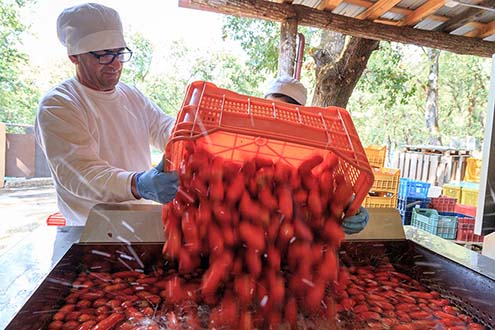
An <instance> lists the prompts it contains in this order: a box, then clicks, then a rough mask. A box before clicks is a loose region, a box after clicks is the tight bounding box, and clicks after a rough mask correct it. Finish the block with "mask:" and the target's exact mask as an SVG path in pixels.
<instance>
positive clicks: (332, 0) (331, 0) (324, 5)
mask: <svg viewBox="0 0 495 330" xmlns="http://www.w3.org/2000/svg"><path fill="white" fill-rule="evenodd" d="M341 3H342V0H322V1H321V2H320V4H319V5H318V10H330V11H332V10H334V9H335V8H337V6H338V5H340V4H341Z"/></svg>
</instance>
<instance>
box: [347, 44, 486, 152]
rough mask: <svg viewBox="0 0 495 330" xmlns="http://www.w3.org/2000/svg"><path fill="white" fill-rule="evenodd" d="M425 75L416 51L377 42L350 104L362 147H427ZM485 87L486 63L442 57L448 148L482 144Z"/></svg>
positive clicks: (441, 118)
mask: <svg viewBox="0 0 495 330" xmlns="http://www.w3.org/2000/svg"><path fill="white" fill-rule="evenodd" d="M428 70H429V63H428V62H427V57H426V55H425V54H422V55H421V53H420V52H418V48H417V47H413V46H403V45H398V44H390V43H385V42H381V48H380V50H378V51H375V52H374V53H373V55H372V56H371V58H370V60H369V62H368V68H367V70H366V71H365V73H364V74H363V76H362V77H361V79H360V81H359V83H358V85H357V86H356V89H355V90H354V93H353V95H352V97H351V99H350V101H349V107H348V109H349V111H351V113H352V116H353V120H354V124H355V125H356V128H357V130H358V132H359V134H360V137H361V140H362V142H363V145H368V144H384V145H389V147H391V148H392V149H395V148H397V147H400V146H401V145H405V144H424V143H425V141H427V138H428V130H427V128H426V125H425V102H426V83H427V74H428ZM488 83H489V59H484V58H479V57H474V56H466V55H456V54H452V53H448V52H442V55H441V56H440V70H439V114H438V116H439V127H440V133H441V137H442V141H444V143H445V144H446V145H449V144H450V143H451V142H452V141H453V140H456V139H458V138H461V139H463V138H466V137H469V136H473V137H475V138H476V139H477V141H479V142H482V140H483V134H484V132H483V130H484V128H483V124H484V118H485V114H486V102H487V99H488V95H487V93H488ZM465 118H467V120H466V119H465ZM461 146H462V145H461Z"/></svg>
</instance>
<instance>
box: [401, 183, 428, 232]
mask: <svg viewBox="0 0 495 330" xmlns="http://www.w3.org/2000/svg"><path fill="white" fill-rule="evenodd" d="M429 188H430V184H429V183H427V182H422V181H417V180H412V179H408V178H400V182H399V199H398V206H397V208H398V210H399V213H400V215H401V217H402V224H404V225H410V224H411V217H412V211H413V209H414V208H428V207H429V205H430V202H431V199H430V198H428V189H429Z"/></svg>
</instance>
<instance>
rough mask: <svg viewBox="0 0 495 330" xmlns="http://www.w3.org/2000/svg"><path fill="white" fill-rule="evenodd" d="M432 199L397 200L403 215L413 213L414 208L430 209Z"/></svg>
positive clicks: (398, 207)
mask: <svg viewBox="0 0 495 330" xmlns="http://www.w3.org/2000/svg"><path fill="white" fill-rule="evenodd" d="M430 203H431V198H399V199H398V200H397V209H399V211H400V212H401V213H404V212H405V211H412V209H413V208H414V207H419V208H422V209H426V208H428V207H430Z"/></svg>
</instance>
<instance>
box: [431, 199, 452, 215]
mask: <svg viewBox="0 0 495 330" xmlns="http://www.w3.org/2000/svg"><path fill="white" fill-rule="evenodd" d="M456 203H457V198H454V197H449V196H440V197H436V198H432V199H431V207H432V208H434V209H435V210H437V211H439V212H454V211H455V204H456Z"/></svg>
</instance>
